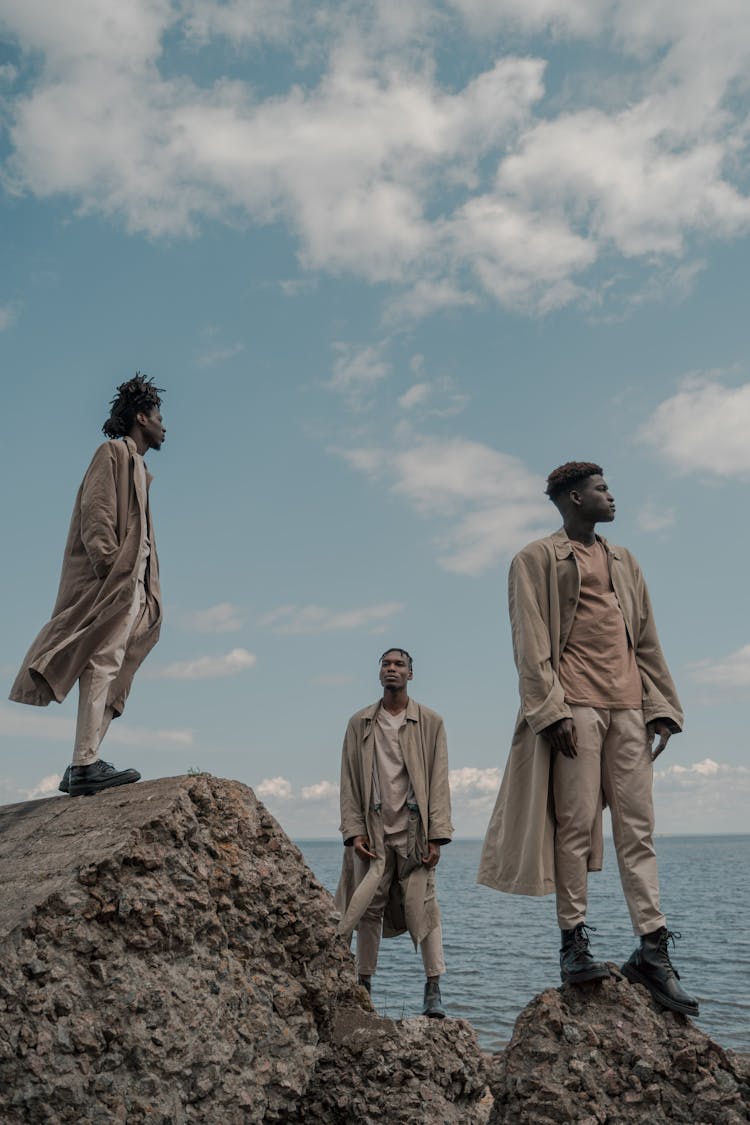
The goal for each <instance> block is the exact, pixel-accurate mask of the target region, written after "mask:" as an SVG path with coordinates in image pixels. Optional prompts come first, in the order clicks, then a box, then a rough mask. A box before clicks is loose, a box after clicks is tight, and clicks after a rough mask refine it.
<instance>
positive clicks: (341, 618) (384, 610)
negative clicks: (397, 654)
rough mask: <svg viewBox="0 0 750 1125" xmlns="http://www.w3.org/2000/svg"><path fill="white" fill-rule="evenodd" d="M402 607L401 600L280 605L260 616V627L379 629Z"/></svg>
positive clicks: (284, 630)
mask: <svg viewBox="0 0 750 1125" xmlns="http://www.w3.org/2000/svg"><path fill="white" fill-rule="evenodd" d="M403 608H404V606H403V603H402V602H384V603H382V604H380V605H370V606H363V607H361V608H359V609H338V610H336V609H327V608H326V607H325V606H320V605H305V606H296V605H283V606H279V608H278V609H274V610H271V612H270V613H267V614H266V615H265V617H263V618H261V620H260V622H259V624H260V625H261V627H262V628H265V629H271V630H273V632H275V633H282V634H291V633H336V632H339V631H340V630H342V629H368V630H369V631H370V632H377V633H379V632H381V631H382V629H383V628H384V627H385V624H386V622H387V621H389V620H390V618H392V617H394V616H395V615H396V614H398V613H400V612H401V610H402V609H403Z"/></svg>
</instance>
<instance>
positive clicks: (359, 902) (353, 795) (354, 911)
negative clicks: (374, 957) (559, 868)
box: [336, 699, 453, 946]
mask: <svg viewBox="0 0 750 1125" xmlns="http://www.w3.org/2000/svg"><path fill="white" fill-rule="evenodd" d="M381 703H382V700H378V702H377V703H373V704H372V706H370V707H365V708H364V709H363V710H362V711H358V712H357V714H356V715H353V716H352V718H351V719H350V720H349V725H348V726H347V728H346V735H345V736H344V746H343V749H342V752H341V797H340V800H341V829H340V831H341V833H342V835H343V837H344V844H345V845H346V847H345V849H344V861H343V865H342V869H341V879H340V880H339V886H338V890H337V891H336V905H337V907H338V909H339V910H340V911H341V914H342V919H341V923H340V925H339V932H340V933H341V934H343V935H344V936H345V937H346V938H347V940H348V939H349V938H350V937H351V934H352V931H353V930H355V929H356V927H357V924H358V922H359V920H360V918H361V917H362V915H363V914H364V912H365V911H366V910H367V907H368V906H369V905H370V902H371V901H372V898H373V895H374V894H375V891H376V890H377V887H378V884H379V883H380V880H381V878H382V876H383V871H384V869H385V849H384V844H383V821H382V817H381V814H380V813H379V812H376V811H375V809H374V808H373V807H372V766H373V757H374V750H375V737H374V733H373V729H374V720H375V716H376V714H377V712H378V710H379V708H380V706H381ZM399 743H400V746H401V750H402V752H403V755H404V764H405V765H406V770H407V773H408V774H409V779H410V781H411V784H412V789H413V790H414V797H415V800H416V803H417V806H418V808H419V818H420V822H421V827H422V830H423V832H424V838H425V839H426V840H434V841H435V842H437V843H440V844H449V843H450V841H451V838H452V836H453V826H452V824H451V798H450V788H449V785H448V747H447V743H446V738H445V727H444V726H443V720H442V719H441V718H440V716H439V715H438V714H436V712H435V711H431V710H430V709H429V708H428V707H423V706H422V705H421V704H420V703H415V701H414V700H413V699H409V701H408V703H407V705H406V722H405V724H404V726H402V727H401V729H400V731H399ZM355 836H366V837H367V839H368V840H369V841H370V849H371V851H374V852H375V853H376V856H377V858H376V859H374V860H371V861H370V864H369V867H368V869H367V873H366V875H365V876H364V878H363V879H362V881H361V882H360V883H359V884H358V885H357V883H356V878H355V872H354V856H353V854H352V853H353V849H352V847H351V844H352V841H353V840H354V837H355ZM433 880H434V872H431V871H428V870H427V868H425V867H420V868H418V869H417V870H416V871H413V872H412V873H411V874H410V875H408V876H407V878H406V880H405V884H406V891H405V893H404V894H403V895H402V894H401V891H400V887H399V885H398V883H397V882H395V883H394V884H393V885H392V887H391V893H390V898H389V901H388V905H387V906H386V909H385V912H384V916H383V934H384V936H385V937H394V936H395V935H396V934H402V933H404V932H405V931H406V930H408V931H409V934H410V935H411V938H412V941H413V942H414V944H415V946H416V945H417V944H418V943H419V942H421V941H422V940H423V939H424V938H425V937H427V935H428V934H429V933H430V932H431V931H432V930H433V929H434V928H435V926H436V925H437V924H438V922H439V921H440V908H439V907H438V904H437V902H436V900H435V898H434V895H433V893H432V884H433Z"/></svg>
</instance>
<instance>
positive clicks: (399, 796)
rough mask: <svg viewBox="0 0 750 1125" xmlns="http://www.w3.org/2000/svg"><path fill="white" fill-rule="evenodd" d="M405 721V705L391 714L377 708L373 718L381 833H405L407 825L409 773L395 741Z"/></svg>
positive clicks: (397, 742)
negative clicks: (381, 817) (381, 822)
mask: <svg viewBox="0 0 750 1125" xmlns="http://www.w3.org/2000/svg"><path fill="white" fill-rule="evenodd" d="M405 722H406V708H404V710H403V711H400V712H399V714H398V715H391V714H389V713H388V711H386V709H385V708H384V707H381V708H380V709H379V710H378V713H377V715H376V718H375V724H374V730H373V734H374V736H375V766H376V769H377V771H378V779H379V782H380V801H381V812H382V816H383V832H384V833H385V834H386V835H391V834H392V833H397V832H398V833H400V832H405V831H406V828H407V826H408V824H409V810H408V808H407V807H406V798H407V795H408V793H409V774H408V772H407V770H406V766H405V764H404V755H403V752H402V750H401V746H400V744H399V740H398V732H399V730H400V729H401V727H402V726H403V725H404V723H405Z"/></svg>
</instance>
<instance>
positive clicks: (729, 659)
mask: <svg viewBox="0 0 750 1125" xmlns="http://www.w3.org/2000/svg"><path fill="white" fill-rule="evenodd" d="M690 674H691V676H692V678H693V679H694V680H697V681H698V682H699V683H703V684H716V685H717V686H718V687H726V688H745V687H750V645H743V647H742V648H740V649H738V650H737V651H736V652H732V653H730V655H729V656H726V657H724V659H723V660H717V661H711V660H701V661H699V662H698V663H696V664H693V665H692V666H691V668H690Z"/></svg>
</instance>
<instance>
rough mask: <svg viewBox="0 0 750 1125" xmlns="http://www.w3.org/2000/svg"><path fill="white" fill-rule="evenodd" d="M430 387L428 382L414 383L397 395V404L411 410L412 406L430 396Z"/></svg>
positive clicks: (419, 403) (417, 404)
mask: <svg viewBox="0 0 750 1125" xmlns="http://www.w3.org/2000/svg"><path fill="white" fill-rule="evenodd" d="M430 389H431V388H430V384H429V383H415V384H414V385H413V386H412V387H409V390H408V391H405V392H404V394H402V395H400V396H399V400H398V404H399V406H400V407H402V408H403V409H404V410H411V409H412V407H414V406H419V405H421V403H423V402H425V401H426V400H427V399H428V398H429V397H430Z"/></svg>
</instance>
